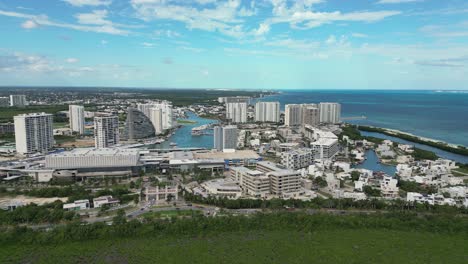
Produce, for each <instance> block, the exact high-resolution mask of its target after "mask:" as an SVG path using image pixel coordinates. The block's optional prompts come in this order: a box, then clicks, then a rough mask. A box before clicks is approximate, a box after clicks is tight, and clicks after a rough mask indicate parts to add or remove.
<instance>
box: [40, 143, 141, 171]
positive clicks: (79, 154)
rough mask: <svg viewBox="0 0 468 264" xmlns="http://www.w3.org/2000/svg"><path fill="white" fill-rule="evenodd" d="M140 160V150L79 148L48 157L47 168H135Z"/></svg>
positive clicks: (46, 159)
mask: <svg viewBox="0 0 468 264" xmlns="http://www.w3.org/2000/svg"><path fill="white" fill-rule="evenodd" d="M139 158H140V155H139V150H138V149H122V148H112V149H105V148H101V149H90V148H77V149H74V150H71V151H66V152H61V153H56V154H51V155H47V156H46V157H45V166H46V168H51V169H80V168H115V167H134V166H137V165H138V161H139Z"/></svg>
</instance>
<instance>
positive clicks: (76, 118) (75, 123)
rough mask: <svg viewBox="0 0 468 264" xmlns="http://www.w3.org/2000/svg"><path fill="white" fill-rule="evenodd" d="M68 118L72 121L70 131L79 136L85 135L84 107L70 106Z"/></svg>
mask: <svg viewBox="0 0 468 264" xmlns="http://www.w3.org/2000/svg"><path fill="white" fill-rule="evenodd" d="M68 117H69V120H70V129H71V130H72V131H73V132H78V134H80V135H83V134H84V123H85V117H84V106H82V105H70V106H68Z"/></svg>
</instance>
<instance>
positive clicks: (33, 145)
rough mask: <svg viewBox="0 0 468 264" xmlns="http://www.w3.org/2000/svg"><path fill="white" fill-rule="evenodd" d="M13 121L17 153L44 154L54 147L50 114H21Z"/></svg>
mask: <svg viewBox="0 0 468 264" xmlns="http://www.w3.org/2000/svg"><path fill="white" fill-rule="evenodd" d="M14 121H15V139H16V152H17V153H19V154H31V153H36V152H43V153H44V152H47V151H49V150H51V149H52V148H53V147H54V132H53V117H52V115H51V114H46V113H33V114H23V115H18V116H15V117H14Z"/></svg>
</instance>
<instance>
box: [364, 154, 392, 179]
mask: <svg viewBox="0 0 468 264" xmlns="http://www.w3.org/2000/svg"><path fill="white" fill-rule="evenodd" d="M366 158H367V159H366V160H365V161H364V162H363V163H361V164H359V165H356V166H355V168H359V169H367V170H371V171H383V172H385V173H386V174H388V175H390V176H394V175H395V173H396V167H395V166H391V165H384V164H381V163H379V162H378V161H379V157H377V154H375V151H374V150H367V151H366Z"/></svg>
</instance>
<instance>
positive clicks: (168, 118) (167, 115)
mask: <svg viewBox="0 0 468 264" xmlns="http://www.w3.org/2000/svg"><path fill="white" fill-rule="evenodd" d="M137 109H138V110H140V111H141V112H143V114H145V115H146V116H147V117H148V118H149V119H150V120H151V122H152V123H153V126H154V129H155V130H156V133H157V134H160V133H161V132H159V133H158V131H162V130H166V129H171V128H172V126H173V119H174V117H173V109H172V103H171V102H169V101H161V102H154V103H148V104H137ZM154 109H157V110H154Z"/></svg>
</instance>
